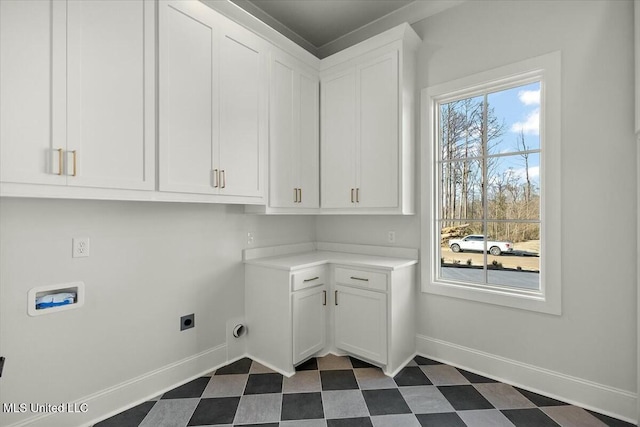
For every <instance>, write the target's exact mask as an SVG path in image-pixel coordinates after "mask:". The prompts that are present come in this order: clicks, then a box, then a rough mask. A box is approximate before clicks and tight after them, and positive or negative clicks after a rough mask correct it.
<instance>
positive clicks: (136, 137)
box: [0, 0, 155, 190]
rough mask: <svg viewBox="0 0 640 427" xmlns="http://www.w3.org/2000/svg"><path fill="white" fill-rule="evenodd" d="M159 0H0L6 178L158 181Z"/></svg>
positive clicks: (135, 184)
mask: <svg viewBox="0 0 640 427" xmlns="http://www.w3.org/2000/svg"><path fill="white" fill-rule="evenodd" d="M154 8H155V6H154V2H151V1H143V0H138V1H136V0H130V1H127V2H111V1H91V2H85V1H68V2H63V1H37V2H30V1H2V2H0V19H1V22H0V31H1V34H0V40H1V41H0V64H1V65H0V66H1V70H0V75H1V79H0V92H1V93H2V96H1V103H0V129H1V131H0V132H1V134H0V148H1V151H2V152H1V156H0V157H1V158H2V164H1V170H2V173H1V180H2V182H10V183H24V184H55V185H70V186H84V187H102V188H112V189H139V190H143V189H153V188H154V187H155V168H154V165H155V132H154V127H155V122H154V104H155V81H154V75H155V73H154V64H155V56H154V52H155V36H154V28H155V25H154V14H155V9H154Z"/></svg>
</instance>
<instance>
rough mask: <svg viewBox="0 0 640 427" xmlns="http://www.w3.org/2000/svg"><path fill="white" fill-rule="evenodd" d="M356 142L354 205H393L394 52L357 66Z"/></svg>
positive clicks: (395, 173) (395, 176)
mask: <svg viewBox="0 0 640 427" xmlns="http://www.w3.org/2000/svg"><path fill="white" fill-rule="evenodd" d="M357 76H358V82H359V89H360V90H359V92H358V95H359V97H358V105H359V106H360V115H359V118H360V120H359V123H358V126H359V138H358V142H359V145H358V144H357V143H356V152H357V153H358V157H357V158H356V165H357V166H356V171H357V174H356V182H355V186H356V188H357V196H358V197H357V201H356V204H357V206H358V207H365V208H396V207H398V206H399V203H400V200H399V198H400V196H399V193H398V188H399V187H398V181H399V179H398V175H399V172H400V167H401V165H400V164H399V163H398V153H399V146H398V135H399V132H398V130H399V129H398V111H399V106H398V101H399V99H398V85H397V84H396V83H395V82H398V51H392V52H389V53H387V54H384V55H382V56H380V57H377V58H375V59H374V60H372V61H370V62H368V63H365V64H362V65H359V66H358V67H357Z"/></svg>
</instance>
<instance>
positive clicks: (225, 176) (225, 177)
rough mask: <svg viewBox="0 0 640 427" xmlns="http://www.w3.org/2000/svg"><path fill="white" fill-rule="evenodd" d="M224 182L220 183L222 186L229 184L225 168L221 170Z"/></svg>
mask: <svg viewBox="0 0 640 427" xmlns="http://www.w3.org/2000/svg"><path fill="white" fill-rule="evenodd" d="M220 175H221V180H222V183H221V184H220V188H225V187H226V186H227V174H226V173H225V172H224V169H222V170H221V171H220Z"/></svg>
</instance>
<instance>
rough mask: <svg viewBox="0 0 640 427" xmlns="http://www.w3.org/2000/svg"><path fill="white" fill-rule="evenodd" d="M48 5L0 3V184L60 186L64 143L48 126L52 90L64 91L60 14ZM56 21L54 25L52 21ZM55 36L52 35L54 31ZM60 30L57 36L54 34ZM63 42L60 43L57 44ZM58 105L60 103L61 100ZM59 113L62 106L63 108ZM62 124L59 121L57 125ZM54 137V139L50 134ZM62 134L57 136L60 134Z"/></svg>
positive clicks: (53, 5) (58, 96) (59, 8)
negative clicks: (21, 183)
mask: <svg viewBox="0 0 640 427" xmlns="http://www.w3.org/2000/svg"><path fill="white" fill-rule="evenodd" d="M62 6H63V4H62V3H58V2H51V1H37V2H36V1H20V0H15V1H1V2H0V94H1V96H0V150H1V152H0V162H1V163H0V179H1V180H2V181H3V182H23V183H32V184H61V185H64V184H65V182H66V176H65V175H64V163H63V160H64V154H65V150H66V140H65V135H64V129H60V128H59V126H58V125H59V124H60V120H57V121H56V123H55V124H56V127H55V129H52V126H53V120H52V115H53V105H52V102H53V88H54V82H55V83H56V84H57V86H56V87H55V89H56V99H61V95H62V96H64V94H60V93H58V91H60V90H62V91H64V86H62V87H60V82H62V83H64V66H63V67H60V65H61V63H62V65H64V57H62V58H60V57H57V58H56V60H55V67H54V49H53V48H54V40H55V48H56V50H57V52H58V53H59V52H62V53H64V50H65V49H64V19H65V15H64V8H63V7H62ZM54 18H55V19H54ZM54 27H55V28H56V31H55V32H54V31H53V28H54ZM58 30H60V31H58ZM60 37H62V40H60ZM62 99H63V98H62ZM62 111H64V103H63V104H62ZM62 123H63V124H64V119H63V121H62ZM52 131H54V134H52ZM61 132H62V133H61Z"/></svg>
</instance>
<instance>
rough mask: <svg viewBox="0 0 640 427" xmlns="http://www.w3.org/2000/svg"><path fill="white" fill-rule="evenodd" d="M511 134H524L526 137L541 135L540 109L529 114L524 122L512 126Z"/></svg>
mask: <svg viewBox="0 0 640 427" xmlns="http://www.w3.org/2000/svg"><path fill="white" fill-rule="evenodd" d="M511 132H516V133H520V132H523V133H524V134H526V135H540V109H536V110H534V111H532V112H531V113H529V115H528V116H527V119H526V120H525V121H524V122H515V123H514V124H512V125H511Z"/></svg>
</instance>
